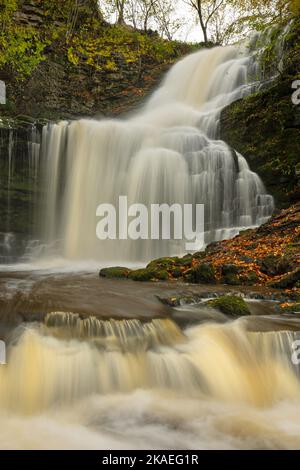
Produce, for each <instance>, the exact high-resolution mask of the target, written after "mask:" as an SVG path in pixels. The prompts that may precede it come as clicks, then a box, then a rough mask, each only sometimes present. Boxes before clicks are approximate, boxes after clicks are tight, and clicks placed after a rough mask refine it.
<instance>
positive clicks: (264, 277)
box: [100, 202, 300, 296]
mask: <svg viewBox="0 0 300 470" xmlns="http://www.w3.org/2000/svg"><path fill="white" fill-rule="evenodd" d="M122 269H123V271H122V276H121V277H123V278H129V279H132V280H135V281H139V280H143V281H150V280H164V279H166V280H171V279H173V280H178V279H179V280H183V281H185V282H189V283H193V284H225V285H230V286H251V285H257V286H259V285H264V286H269V287H273V288H279V289H288V290H292V291H293V292H294V294H295V296H297V295H300V278H299V276H300V202H299V203H297V204H295V205H294V206H292V207H290V208H289V209H285V210H282V211H281V212H279V213H278V214H277V215H275V216H274V217H273V218H272V219H271V220H270V221H269V222H267V223H266V224H264V225H262V226H261V227H259V228H257V229H249V230H246V231H244V232H241V233H240V234H239V235H238V236H236V237H235V238H233V239H232V240H224V241H221V242H217V243H213V244H211V245H209V246H208V247H207V248H206V250H205V252H203V253H195V254H194V255H186V256H185V257H183V258H178V257H174V258H159V259H157V260H154V261H152V262H151V263H149V264H148V266H147V267H146V268H145V269H142V270H141V269H140V270H137V271H129V270H128V272H125V270H124V268H122ZM104 271H105V270H103V271H100V275H103V274H101V273H102V272H104ZM111 271H112V272H113V270H111ZM174 273H175V274H174ZM117 274H118V276H117V277H120V276H119V274H120V273H119V271H118V272H117Z"/></svg>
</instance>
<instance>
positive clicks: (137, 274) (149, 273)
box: [128, 268, 169, 282]
mask: <svg viewBox="0 0 300 470" xmlns="http://www.w3.org/2000/svg"><path fill="white" fill-rule="evenodd" d="M128 278H129V279H132V280H133V281H141V282H147V281H152V280H155V279H157V280H159V281H166V280H168V279H169V275H168V271H166V270H163V269H161V270H160V269H151V268H146V269H137V270H135V271H131V272H130V273H129V275H128Z"/></svg>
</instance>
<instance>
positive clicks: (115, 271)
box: [99, 266, 131, 279]
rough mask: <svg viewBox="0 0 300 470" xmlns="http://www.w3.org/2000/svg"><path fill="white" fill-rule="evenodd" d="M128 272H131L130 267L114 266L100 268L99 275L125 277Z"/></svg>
mask: <svg viewBox="0 0 300 470" xmlns="http://www.w3.org/2000/svg"><path fill="white" fill-rule="evenodd" d="M130 272H131V269H129V268H123V267H120V266H116V267H113V268H103V269H101V271H100V273H99V275H100V277H105V278H107V279H126V278H127V277H128V275H129V273H130Z"/></svg>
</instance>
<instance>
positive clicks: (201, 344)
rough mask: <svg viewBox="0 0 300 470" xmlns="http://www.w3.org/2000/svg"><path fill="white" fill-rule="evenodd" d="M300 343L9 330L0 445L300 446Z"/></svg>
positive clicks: (229, 335) (226, 336)
mask: <svg viewBox="0 0 300 470" xmlns="http://www.w3.org/2000/svg"><path fill="white" fill-rule="evenodd" d="M296 338H299V335H298V333H296V332H288V331H277V332H266V333H259V332H250V331H247V328H246V326H245V323H244V322H242V321H237V322H235V323H228V324H224V325H217V324H203V325H200V326H194V327H191V328H188V329H186V330H180V329H179V327H178V326H176V324H175V323H173V321H172V320H170V319H161V320H159V319H158V320H153V321H150V320H149V321H148V322H141V321H139V320H119V321H118V320H106V321H104V320H99V319H97V318H85V319H84V318H83V319H80V318H79V316H78V315H74V314H71V313H52V314H48V316H47V317H46V319H45V323H44V324H40V325H38V324H32V325H28V326H27V327H26V328H25V329H21V331H19V330H17V331H16V332H15V334H14V336H13V337H12V338H11V342H10V347H9V350H8V364H7V366H5V367H0V416H1V420H2V423H3V426H2V427H1V429H5V433H3V432H0V446H1V448H3V447H5V448H9V447H10V446H13V447H14V448H19V447H21V448H22V447H23V448H24V447H26V448H32V447H33V448H52V447H54V448H57V446H58V448H97V449H99V448H110V449H112V448H114V447H118V446H120V445H121V447H119V448H139V447H142V448H145V447H147V448H173V449H174V448H181V449H182V448H194V449H195V448H198V449H199V448H225V449H226V448H278V447H280V448H293V447H299V446H300V439H299V400H300V382H299V380H298V367H297V366H293V364H292V362H291V357H290V356H291V343H292V341H294V340H295V339H296ZM287 401H289V404H287ZM11 413H15V414H14V415H13V416H15V417H14V418H13V417H12V414H11ZM287 417H288V418H287ZM287 419H288V420H289V422H290V424H289V426H288V425H287ZM270 420H272V426H270V424H269V423H270ZM28 426H30V427H31V428H32V429H33V431H32V432H30V433H29V434H28ZM16 428H17V429H18V432H17V433H16Z"/></svg>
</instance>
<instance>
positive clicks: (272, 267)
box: [260, 254, 292, 276]
mask: <svg viewBox="0 0 300 470" xmlns="http://www.w3.org/2000/svg"><path fill="white" fill-rule="evenodd" d="M291 268H292V263H291V261H290V260H289V259H288V258H287V257H285V256H275V255H273V254H270V255H268V256H266V257H265V258H263V260H262V261H261V262H260V270H261V272H262V273H264V274H267V275H268V276H277V275H278V274H284V273H286V272H288V271H290V270H291Z"/></svg>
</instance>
